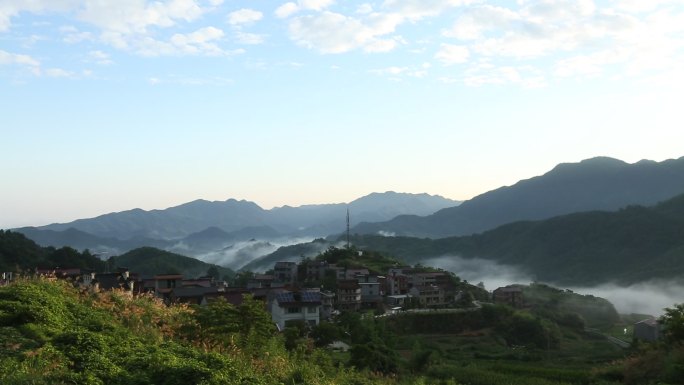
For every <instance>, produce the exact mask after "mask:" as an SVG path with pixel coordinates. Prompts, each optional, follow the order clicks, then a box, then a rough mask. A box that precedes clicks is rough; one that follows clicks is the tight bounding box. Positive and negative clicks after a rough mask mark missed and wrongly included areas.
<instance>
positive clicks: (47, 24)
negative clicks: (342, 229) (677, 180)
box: [0, 0, 684, 228]
mask: <svg viewBox="0 0 684 385" xmlns="http://www.w3.org/2000/svg"><path fill="white" fill-rule="evenodd" d="M683 93H684V2H683V1H681V0H679V1H667V0H662V1H661V0H648V1H646V0H624V1H617V0H606V1H599V0H596V1H593V0H567V1H566V0H557V1H550V0H542V1H533V0H518V1H476V0H441V1H436V0H382V1H370V2H363V1H358V2H357V1H334V0H298V1H294V2H286V1H229V0H170V1H164V0H158V1H146V0H0V177H1V179H0V180H2V183H0V228H12V227H19V226H25V225H43V224H48V223H53V222H68V221H71V220H74V219H77V218H85V217H93V216H97V215H100V214H104V213H108V212H114V211H122V210H127V209H132V208H143V209H161V208H166V207H170V206H174V205H178V204H181V203H184V202H188V201H192V200H195V199H200V198H201V199H207V200H226V199H229V198H236V199H246V200H250V201H254V202H256V203H257V204H259V205H260V206H262V207H264V208H270V207H274V206H281V205H286V204H287V205H291V206H296V205H301V204H311V203H332V202H348V201H351V200H353V199H356V198H358V197H360V196H363V195H366V194H368V193H371V192H374V191H377V192H381V191H388V190H393V191H399V192H411V193H422V192H427V193H430V194H439V195H442V196H445V197H448V198H452V199H459V200H462V199H468V198H471V197H473V196H476V195H478V194H480V193H483V192H486V191H488V190H491V189H494V188H497V187H500V186H503V185H511V184H514V183H515V182H517V181H518V180H520V179H526V178H530V177H533V176H535V175H540V174H543V173H545V172H547V171H549V170H550V169H552V168H553V167H554V166H555V165H556V164H558V163H563V162H577V161H580V160H582V159H586V158H591V157H594V156H611V157H614V158H618V159H622V160H624V161H627V162H630V163H632V162H636V161H638V160H641V159H652V160H657V161H662V160H665V159H669V158H679V157H681V156H684V150H682V143H684V130H683V129H682V127H681V124H680V122H681V116H682V115H681V114H682V113H681V108H680V106H681V100H684V95H683Z"/></svg>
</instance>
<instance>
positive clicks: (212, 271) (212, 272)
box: [207, 266, 221, 281]
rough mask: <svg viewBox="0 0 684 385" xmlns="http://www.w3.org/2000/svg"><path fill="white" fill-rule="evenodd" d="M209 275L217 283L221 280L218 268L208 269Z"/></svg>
mask: <svg viewBox="0 0 684 385" xmlns="http://www.w3.org/2000/svg"><path fill="white" fill-rule="evenodd" d="M207 275H208V276H210V277H211V278H213V279H214V280H215V281H218V280H219V279H221V273H220V272H219V270H218V268H217V267H216V266H211V267H210V268H208V269H207Z"/></svg>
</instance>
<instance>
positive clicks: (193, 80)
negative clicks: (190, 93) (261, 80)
mask: <svg viewBox="0 0 684 385" xmlns="http://www.w3.org/2000/svg"><path fill="white" fill-rule="evenodd" d="M147 83H148V84H150V85H152V86H156V85H163V84H169V85H180V86H192V87H198V86H216V87H224V86H229V85H232V84H233V79H229V78H223V77H186V76H168V77H165V78H160V77H156V76H155V77H150V78H148V79H147Z"/></svg>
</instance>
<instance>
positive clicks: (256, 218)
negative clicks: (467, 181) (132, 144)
mask: <svg viewBox="0 0 684 385" xmlns="http://www.w3.org/2000/svg"><path fill="white" fill-rule="evenodd" d="M459 203H460V202H459V201H454V200H451V199H447V198H443V197H441V196H439V195H428V194H408V193H396V192H392V191H388V192H385V193H373V194H370V195H367V196H365V197H361V198H359V199H356V200H354V201H352V202H350V203H348V204H346V203H338V204H322V205H306V206H300V207H289V206H283V207H278V208H273V209H270V210H264V209H262V208H261V207H259V206H258V205H257V204H256V203H254V202H249V201H245V200H241V201H238V200H235V199H229V200H227V201H215V202H209V201H205V200H196V201H193V202H188V203H185V204H182V205H179V206H175V207H170V208H168V209H164V210H150V211H145V210H141V209H133V210H127V211H122V212H118V213H110V214H105V215H100V216H98V217H95V218H88V219H79V220H76V221H73V222H69V223H57V224H51V225H47V226H40V227H38V229H40V230H54V231H64V230H67V229H70V228H73V229H77V230H80V231H83V232H86V233H89V234H92V235H96V236H99V237H106V238H116V239H119V240H129V239H133V238H140V237H142V238H152V239H180V238H184V237H186V236H188V235H190V234H193V233H199V232H202V231H205V230H206V229H208V228H212V227H213V228H217V229H220V230H222V231H224V232H227V233H230V232H239V231H246V230H245V229H249V228H253V229H259V228H260V229H262V230H264V229H266V228H270V229H271V230H269V231H270V233H271V236H277V235H280V236H291V235H307V236H325V235H328V234H330V233H331V232H336V231H341V230H343V229H344V226H345V223H344V221H345V216H346V209H347V208H349V209H350V211H351V212H352V216H353V219H354V221H355V222H357V223H358V222H361V221H377V220H389V219H391V218H393V217H395V216H397V215H402V214H408V213H410V214H416V215H428V214H431V213H433V212H435V211H437V210H440V209H443V208H446V207H452V206H456V205H458V204H459ZM247 232H248V231H247Z"/></svg>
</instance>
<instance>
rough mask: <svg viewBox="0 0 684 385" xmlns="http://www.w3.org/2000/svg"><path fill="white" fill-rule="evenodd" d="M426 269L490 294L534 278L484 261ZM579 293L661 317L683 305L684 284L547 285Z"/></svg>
mask: <svg viewBox="0 0 684 385" xmlns="http://www.w3.org/2000/svg"><path fill="white" fill-rule="evenodd" d="M422 264H423V265H425V266H433V267H438V268H441V269H444V270H447V271H451V272H453V273H454V274H456V275H457V276H459V277H460V278H461V279H464V280H467V281H468V282H469V283H472V284H477V283H479V282H483V283H484V285H485V288H486V289H487V290H488V291H490V292H491V291H493V290H494V289H496V288H498V287H501V286H506V285H510V284H514V283H518V284H529V283H530V282H533V281H534V279H533V278H532V277H533V275H532V274H530V273H528V272H526V271H524V269H521V268H519V267H516V266H510V265H503V264H499V263H496V262H494V261H491V260H487V259H481V258H462V257H459V256H442V257H436V258H431V259H427V260H424V261H423V262H422ZM545 283H548V284H549V285H551V286H555V287H558V288H561V289H570V290H572V291H574V292H576V293H579V294H591V295H594V296H596V297H602V298H605V299H607V300H609V301H610V302H611V303H612V304H613V305H615V308H616V309H617V310H618V312H619V313H621V314H632V313H636V314H648V315H653V316H659V315H661V314H663V309H664V308H666V307H672V306H673V305H674V304H676V303H684V281H676V280H651V281H646V282H640V283H636V284H632V285H629V286H620V285H617V284H614V283H610V282H607V283H605V284H602V285H598V286H594V287H581V286H570V287H568V286H562V285H557V284H554V283H553V282H545Z"/></svg>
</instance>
